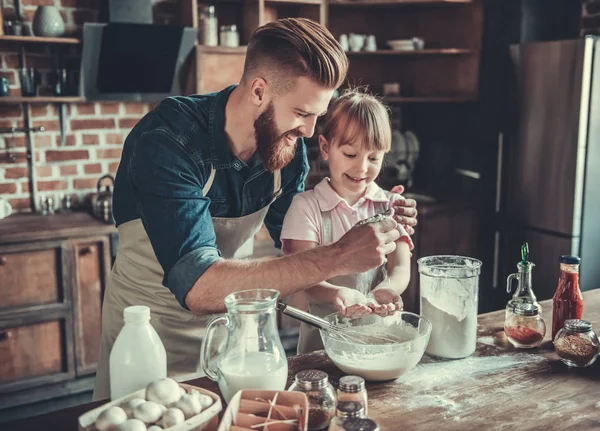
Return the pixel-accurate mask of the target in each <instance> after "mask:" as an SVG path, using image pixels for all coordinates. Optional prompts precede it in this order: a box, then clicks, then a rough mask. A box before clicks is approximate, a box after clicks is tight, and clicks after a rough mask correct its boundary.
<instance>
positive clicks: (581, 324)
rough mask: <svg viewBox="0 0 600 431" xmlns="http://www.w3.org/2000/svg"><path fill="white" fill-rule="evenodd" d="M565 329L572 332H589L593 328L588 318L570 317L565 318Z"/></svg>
mask: <svg viewBox="0 0 600 431" xmlns="http://www.w3.org/2000/svg"><path fill="white" fill-rule="evenodd" d="M565 329H567V330H569V331H571V332H589V331H591V330H592V324H591V323H590V322H588V321H587V320H580V319H569V320H565Z"/></svg>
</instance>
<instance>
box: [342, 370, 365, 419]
mask: <svg viewBox="0 0 600 431" xmlns="http://www.w3.org/2000/svg"><path fill="white" fill-rule="evenodd" d="M339 383H340V385H339V388H338V391H337V396H338V402H340V401H356V402H358V403H361V404H362V406H363V409H364V410H365V416H368V415H369V407H368V397H367V390H366V388H365V379H363V378H362V377H360V376H344V377H342V378H341V379H340V382H339Z"/></svg>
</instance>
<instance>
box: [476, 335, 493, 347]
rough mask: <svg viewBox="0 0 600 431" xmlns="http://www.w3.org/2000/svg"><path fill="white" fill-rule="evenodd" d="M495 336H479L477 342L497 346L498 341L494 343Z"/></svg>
mask: <svg viewBox="0 0 600 431" xmlns="http://www.w3.org/2000/svg"><path fill="white" fill-rule="evenodd" d="M494 340H495V338H494V337H492V336H487V337H479V338H478V339H477V342H479V343H481V344H487V345H488V346H495V345H496V343H494Z"/></svg>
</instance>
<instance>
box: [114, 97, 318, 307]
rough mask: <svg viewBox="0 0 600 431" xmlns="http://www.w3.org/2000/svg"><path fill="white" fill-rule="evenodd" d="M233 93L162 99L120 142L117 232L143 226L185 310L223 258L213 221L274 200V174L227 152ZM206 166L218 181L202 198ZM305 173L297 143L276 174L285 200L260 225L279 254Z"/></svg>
mask: <svg viewBox="0 0 600 431" xmlns="http://www.w3.org/2000/svg"><path fill="white" fill-rule="evenodd" d="M234 88H235V86H231V87H228V88H226V89H224V90H223V91H221V92H219V93H212V94H206V95H194V96H189V97H169V98H167V99H165V100H163V101H162V102H161V103H160V104H159V105H157V106H156V108H154V110H152V111H151V112H149V113H148V114H147V115H146V116H144V118H142V119H141V120H140V121H139V123H138V124H137V125H136V126H135V127H134V128H133V130H132V131H131V133H130V134H129V136H128V137H127V139H126V140H125V145H124V148H123V155H122V158H121V163H120V164H119V169H118V171H117V175H116V179H115V189H114V202H113V207H114V209H113V211H114V217H115V221H116V224H117V226H119V225H121V224H123V223H126V222H128V221H131V220H136V219H141V221H142V223H143V225H144V228H145V230H146V233H147V234H148V237H149V239H150V243H151V244H152V248H153V249H154V253H155V254H156V257H157V259H158V262H159V263H160V265H161V266H162V269H163V271H164V278H163V285H165V286H166V287H168V288H169V289H170V290H171V291H172V292H173V294H174V295H175V297H176V298H177V300H178V301H179V303H180V304H181V305H182V306H183V307H184V308H186V305H185V296H186V295H187V293H188V291H189V290H190V289H191V288H192V286H193V285H194V283H195V282H196V280H197V279H198V278H199V277H200V276H201V275H202V274H203V273H204V272H205V271H206V270H207V269H208V268H209V267H210V266H211V265H212V264H213V263H215V262H216V261H217V260H219V259H222V257H221V253H220V252H219V250H218V244H216V237H215V232H214V227H213V223H212V220H211V217H241V216H245V215H248V214H251V213H253V212H255V211H258V210H259V209H261V208H263V207H265V206H266V205H267V204H268V203H269V202H270V200H271V198H272V196H273V174H272V173H270V172H268V171H267V170H266V169H265V168H264V167H263V166H262V164H261V163H260V162H259V161H258V158H257V157H256V156H255V157H254V158H253V159H252V160H250V161H249V162H248V163H245V162H244V161H242V160H239V159H238V158H236V157H234V156H233V155H232V153H231V151H230V150H229V146H228V142H227V139H226V136H225V105H226V104H227V100H228V98H229V95H230V93H231V91H232V90H233V89H234ZM211 166H212V167H214V169H215V170H216V173H215V178H214V181H213V184H212V187H211V188H210V191H209V192H208V193H207V196H204V195H203V193H202V188H203V186H204V185H205V183H206V182H207V181H208V178H209V176H210V172H211ZM308 169H309V166H308V160H307V156H306V146H305V144H304V141H303V140H302V139H300V140H299V142H298V146H297V150H296V155H295V157H294V159H293V160H292V162H290V164H288V165H287V166H286V167H284V168H283V169H282V170H281V185H282V194H281V196H280V197H279V198H278V199H277V200H276V201H275V202H274V203H273V204H272V205H271V207H270V208H269V210H268V213H267V215H266V218H265V225H266V227H267V229H268V230H269V233H270V235H271V238H273V240H274V242H275V246H276V247H281V242H280V240H279V236H280V233H281V227H282V225H283V219H284V216H285V213H286V211H287V210H288V208H289V206H290V204H291V202H292V199H293V198H294V196H295V195H296V194H297V193H299V192H302V191H303V190H304V181H305V179H306V175H307V174H308ZM214 288H218V286H215V287H214Z"/></svg>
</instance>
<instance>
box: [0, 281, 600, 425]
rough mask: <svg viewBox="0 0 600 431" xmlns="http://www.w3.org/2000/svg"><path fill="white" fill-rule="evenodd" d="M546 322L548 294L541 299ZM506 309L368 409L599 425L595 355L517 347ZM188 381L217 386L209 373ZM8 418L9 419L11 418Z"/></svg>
mask: <svg viewBox="0 0 600 431" xmlns="http://www.w3.org/2000/svg"><path fill="white" fill-rule="evenodd" d="M584 301H585V311H584V317H585V319H587V320H589V321H591V322H592V324H593V325H594V328H595V329H596V330H598V328H600V290H595V291H589V292H585V293H584ZM542 306H543V309H544V311H543V315H544V318H545V320H546V322H547V325H548V327H550V326H551V312H552V304H551V301H543V302H542ZM503 323H504V311H503V310H502V311H496V312H493V313H488V314H482V315H480V316H479V325H478V331H479V334H478V344H477V351H476V353H475V354H474V355H473V356H471V357H469V358H466V359H462V360H454V361H441V360H435V359H432V358H429V357H427V356H425V357H424V358H423V360H422V361H421V362H420V364H419V365H418V366H417V367H416V368H415V369H414V370H412V371H411V372H410V373H408V374H407V375H406V376H404V379H403V381H402V382H399V381H392V382H383V383H369V384H368V385H367V389H368V393H369V416H370V417H371V418H373V419H374V420H376V421H377V422H378V423H379V425H380V427H381V430H390V431H396V430H401V429H405V430H438V429H444V430H466V429H468V430H472V429H482V430H491V429H510V430H533V429H535V430H553V429H559V430H567V429H569V430H588V429H593V428H600V402H599V401H598V397H597V394H598V387H599V386H598V385H599V383H600V360H599V361H597V362H596V363H595V364H594V365H592V366H591V367H589V368H586V369H569V368H567V366H565V365H564V364H562V362H560V361H559V360H558V357H557V356H556V354H555V353H554V351H553V347H552V343H551V342H550V335H549V334H547V335H546V337H545V339H544V343H543V344H542V346H540V347H539V348H537V349H534V350H529V351H528V350H517V349H515V348H513V347H511V346H510V345H509V344H508V341H507V340H506V338H505V336H504V332H503V329H502V328H503ZM308 368H318V369H321V370H324V371H326V372H327V373H328V374H329V376H330V380H331V381H332V383H333V384H334V385H336V386H337V381H338V379H339V377H341V376H342V373H341V372H340V371H339V370H338V369H337V368H336V367H335V366H334V365H333V364H332V363H331V361H330V360H329V358H328V357H327V356H326V355H325V354H324V352H316V353H313V354H308V355H300V356H295V357H292V358H290V359H289V378H290V380H289V382H288V383H291V378H293V376H294V374H295V373H297V372H298V371H300V370H304V369H308ZM189 383H192V384H194V385H199V386H202V387H204V388H206V389H208V390H211V391H215V392H218V389H217V385H216V384H215V383H214V382H212V381H210V380H209V379H207V378H202V379H197V380H192V381H190V382H189ZM100 404H102V402H96V403H90V404H84V405H81V406H76V407H72V408H69V409H64V410H60V411H57V412H53V413H49V414H46V415H41V416H37V417H33V418H29V419H24V420H20V421H16V422H12V423H9V424H6V429H14V430H19V431H24V430H36V431H37V430H41V429H57V430H58V429H60V430H65V431H68V430H76V429H77V417H78V416H79V415H81V414H82V413H84V412H86V411H88V410H90V409H91V408H93V407H95V406H97V405H100ZM11 425H12V426H11Z"/></svg>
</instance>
